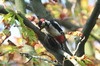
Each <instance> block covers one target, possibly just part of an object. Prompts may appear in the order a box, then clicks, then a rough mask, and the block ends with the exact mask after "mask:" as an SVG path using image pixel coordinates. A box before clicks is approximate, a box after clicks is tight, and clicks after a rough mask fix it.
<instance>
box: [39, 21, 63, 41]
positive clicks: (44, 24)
mask: <svg viewBox="0 0 100 66" xmlns="http://www.w3.org/2000/svg"><path fill="white" fill-rule="evenodd" d="M38 26H39V27H40V30H42V29H43V28H45V29H46V31H47V32H48V33H49V34H50V35H51V36H53V37H55V38H56V40H57V41H58V42H59V43H63V42H64V41H65V36H64V32H63V30H62V29H61V27H60V25H59V24H58V23H57V22H56V21H54V20H50V21H48V20H45V19H40V21H39V23H38Z"/></svg>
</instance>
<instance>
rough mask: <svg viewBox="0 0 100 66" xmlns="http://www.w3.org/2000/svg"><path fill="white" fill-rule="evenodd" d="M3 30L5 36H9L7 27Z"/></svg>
mask: <svg viewBox="0 0 100 66" xmlns="http://www.w3.org/2000/svg"><path fill="white" fill-rule="evenodd" d="M3 32H4V34H5V35H7V36H10V35H11V34H10V31H9V29H4V30H3Z"/></svg>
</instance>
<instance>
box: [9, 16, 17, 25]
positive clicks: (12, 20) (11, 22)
mask: <svg viewBox="0 0 100 66" xmlns="http://www.w3.org/2000/svg"><path fill="white" fill-rule="evenodd" d="M15 22H16V21H15V15H14V16H13V17H11V20H10V25H13V24H14V23H15Z"/></svg>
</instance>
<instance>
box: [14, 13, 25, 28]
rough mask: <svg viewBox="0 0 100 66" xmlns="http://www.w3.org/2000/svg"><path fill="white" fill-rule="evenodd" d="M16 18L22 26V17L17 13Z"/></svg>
mask: <svg viewBox="0 0 100 66" xmlns="http://www.w3.org/2000/svg"><path fill="white" fill-rule="evenodd" d="M16 16H17V18H18V21H19V22H20V25H21V26H23V25H24V24H23V18H21V17H20V16H19V15H18V14H17V15H16Z"/></svg>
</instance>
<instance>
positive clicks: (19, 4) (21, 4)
mask: <svg viewBox="0 0 100 66" xmlns="http://www.w3.org/2000/svg"><path fill="white" fill-rule="evenodd" d="M15 5H16V8H17V10H18V11H20V12H21V13H26V8H25V1H24V0H15Z"/></svg>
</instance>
